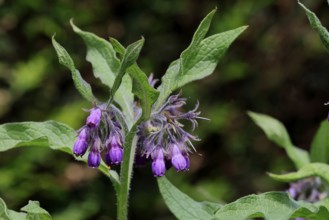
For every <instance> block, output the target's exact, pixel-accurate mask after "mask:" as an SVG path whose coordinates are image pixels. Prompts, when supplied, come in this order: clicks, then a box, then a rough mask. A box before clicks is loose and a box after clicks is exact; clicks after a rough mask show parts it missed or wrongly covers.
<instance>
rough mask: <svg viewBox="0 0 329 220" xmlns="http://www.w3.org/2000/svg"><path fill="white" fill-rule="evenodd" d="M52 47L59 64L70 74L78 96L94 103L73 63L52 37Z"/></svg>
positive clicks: (86, 84)
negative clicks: (78, 93)
mask: <svg viewBox="0 0 329 220" xmlns="http://www.w3.org/2000/svg"><path fill="white" fill-rule="evenodd" d="M52 43H53V46H54V48H55V50H56V53H57V57H58V60H59V63H60V64H62V65H63V66H65V67H67V68H68V69H69V70H70V71H71V73H72V79H73V82H74V85H75V87H76V88H77V90H78V91H79V92H80V94H81V95H82V96H83V97H84V98H86V99H87V100H88V101H90V102H94V101H95V98H94V95H93V92H92V90H91V87H90V85H89V84H88V83H87V82H86V81H85V80H84V79H83V78H82V77H81V75H80V73H79V71H78V70H77V69H76V68H75V66H74V63H73V60H72V58H71V57H70V55H69V54H68V52H67V51H66V50H65V48H64V47H63V46H61V45H60V44H59V43H58V42H57V41H56V40H55V37H54V36H53V38H52Z"/></svg>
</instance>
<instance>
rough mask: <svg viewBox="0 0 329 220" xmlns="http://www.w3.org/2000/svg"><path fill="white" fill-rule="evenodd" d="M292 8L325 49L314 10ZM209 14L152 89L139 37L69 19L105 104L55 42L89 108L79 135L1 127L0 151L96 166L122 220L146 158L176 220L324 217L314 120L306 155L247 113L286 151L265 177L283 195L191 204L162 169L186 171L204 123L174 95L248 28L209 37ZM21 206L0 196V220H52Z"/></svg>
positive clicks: (65, 129)
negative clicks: (283, 167)
mask: <svg viewBox="0 0 329 220" xmlns="http://www.w3.org/2000/svg"><path fill="white" fill-rule="evenodd" d="M299 4H300V5H301V6H302V8H303V9H304V10H305V12H306V14H307V16H308V18H309V20H310V22H311V25H312V27H313V28H315V29H316V30H318V32H319V34H320V36H321V39H322V41H323V42H324V44H325V46H326V47H327V49H328V50H329V46H328V45H329V33H328V31H327V30H326V29H325V28H324V27H323V26H322V25H321V23H320V21H319V19H317V17H316V16H315V14H314V13H312V12H311V11H309V10H308V9H307V8H306V7H305V6H304V5H302V4H301V3H299ZM214 13H215V10H214V11H212V12H210V13H209V14H208V15H207V16H206V17H205V18H204V19H203V20H202V21H201V23H200V25H199V26H198V28H197V30H196V32H195V33H194V36H193V38H192V42H191V43H190V45H189V46H188V48H187V49H185V50H184V51H183V52H182V53H181V55H180V57H179V58H178V59H176V60H175V61H173V62H172V63H171V64H170V65H169V67H168V69H167V71H166V73H165V74H164V75H163V77H162V79H161V83H160V85H159V86H156V84H157V80H154V79H153V76H152V75H150V76H149V77H147V75H146V74H145V73H144V72H143V71H142V70H141V69H140V67H139V66H138V65H137V63H136V62H137V59H138V56H139V54H140V52H141V49H142V46H143V44H144V39H143V38H142V39H140V40H138V41H137V42H135V43H132V44H130V45H129V46H127V47H126V48H125V47H124V46H122V45H121V44H120V43H119V42H118V41H117V40H115V39H113V38H110V39H109V41H107V40H105V39H102V38H99V37H98V36H96V35H94V34H92V33H89V32H86V31H83V30H81V29H79V28H78V27H77V26H75V25H74V24H73V22H72V21H71V25H72V28H73V30H74V32H75V33H77V34H78V35H79V36H80V37H81V38H82V39H83V41H84V43H85V44H86V46H87V60H88V61H89V62H90V63H91V64H92V67H93V74H94V76H95V77H96V78H98V79H100V81H101V82H102V83H103V84H104V85H106V86H108V87H109V94H108V99H107V100H105V101H101V100H99V99H98V98H96V97H95V96H94V94H93V92H92V89H91V86H90V85H89V84H88V83H87V82H86V81H85V80H84V79H83V78H82V77H81V75H80V73H79V71H78V70H77V69H76V67H75V65H74V62H73V60H72V58H71V57H70V55H69V54H68V52H67V51H66V50H65V49H64V47H62V46H61V45H60V44H59V43H58V42H57V41H56V40H55V38H54V37H53V39H52V43H53V46H54V48H55V50H56V53H57V56H58V59H59V62H60V63H61V64H63V65H64V66H66V67H67V68H68V69H69V70H70V71H71V74H72V78H73V82H74V85H75V87H76V88H77V90H78V91H79V92H80V94H81V95H82V96H83V97H84V98H85V99H87V100H88V101H89V102H90V103H91V104H90V106H88V107H89V108H90V109H89V110H87V111H88V112H89V116H88V117H87V118H86V122H85V124H84V125H83V126H82V127H81V128H80V129H78V128H75V129H78V130H75V129H73V128H71V127H69V126H67V125H65V124H62V123H59V122H55V121H46V122H21V123H10V124H4V125H1V126H0V137H1V140H0V151H5V150H9V149H12V148H15V147H20V146H35V145H37V146H46V147H50V148H51V149H54V150H61V151H63V152H65V153H68V154H71V155H74V156H75V158H76V159H77V160H81V161H84V162H86V163H87V164H88V165H89V166H90V167H92V168H97V169H98V170H100V171H101V172H102V173H103V174H104V175H106V176H107V177H108V178H109V179H110V180H111V181H112V184H113V186H114V189H115V191H116V197H117V218H118V219H120V220H123V219H127V216H128V198H129V191H130V188H131V177H132V171H133V167H134V166H143V165H145V164H146V163H148V162H149V163H150V164H151V169H152V173H153V175H154V176H155V177H156V180H157V182H158V186H159V189H160V193H161V195H162V197H163V199H164V201H165V203H166V205H167V206H168V207H169V209H170V210H171V211H172V213H173V214H174V215H175V216H176V217H177V218H178V219H188V220H190V219H204V220H207V219H209V220H210V219H225V220H240V219H241V220H243V219H251V218H257V217H260V218H265V219H269V220H284V219H287V220H288V219H314V220H325V219H328V216H329V198H328V196H327V193H328V190H327V184H328V183H329V166H328V165H327V164H326V163H328V162H329V155H328V154H327V152H328V150H327V149H328V148H329V146H328V143H329V142H328V141H327V137H328V133H329V124H328V122H327V121H325V122H323V123H322V124H321V126H320V129H319V130H318V132H317V134H316V136H315V138H314V141H313V143H312V145H311V153H310V154H309V153H308V152H307V151H305V150H302V149H300V148H297V147H295V146H294V145H293V144H292V142H291V140H290V138H289V135H288V133H287V131H286V129H285V128H284V126H283V124H282V123H280V122H279V121H277V120H276V119H273V118H271V117H269V116H266V115H262V114H258V113H253V112H249V116H250V117H251V118H252V119H253V120H254V121H255V122H256V124H257V125H259V126H260V127H261V128H262V129H263V130H264V131H265V133H266V135H267V136H268V138H269V139H270V140H272V141H274V142H275V143H276V144H277V145H279V146H281V147H283V148H284V149H285V150H286V151H287V154H288V156H289V157H290V159H291V160H292V161H293V162H294V164H295V165H296V169H297V170H298V171H297V172H294V173H287V174H283V175H276V174H270V177H272V178H274V179H276V180H279V181H284V182H289V183H290V187H289V188H288V187H287V189H286V190H284V191H281V192H267V193H263V194H258V195H249V196H246V197H243V198H241V199H238V200H237V201H235V202H232V203H228V204H225V205H222V204H216V203H211V202H197V201H194V200H193V199H192V198H190V197H189V196H187V195H186V194H184V193H183V192H181V191H180V190H179V189H177V188H176V187H175V186H174V185H173V184H171V183H170V181H169V180H167V179H166V177H165V173H166V171H167V170H168V169H170V168H172V169H175V170H176V171H180V172H182V171H188V170H189V167H190V158H189V155H190V154H191V153H193V152H195V151H196V149H195V148H194V146H193V142H194V141H198V140H199V139H198V138H197V136H195V135H194V134H192V132H193V131H194V129H195V128H196V127H197V125H198V120H199V119H206V118H203V117H201V116H200V112H199V111H198V106H199V103H197V104H196V106H195V108H194V109H192V110H190V111H184V110H183V109H184V106H185V104H186V101H187V99H186V98H184V97H183V96H182V95H181V93H177V90H178V89H180V88H181V87H182V86H184V85H185V84H187V83H190V82H192V81H195V80H198V79H202V78H204V77H206V76H208V75H210V74H211V73H212V72H213V71H214V69H215V67H216V66H217V63H218V61H219V60H220V58H221V57H222V56H223V54H224V53H225V51H226V50H227V49H228V47H229V46H230V45H231V43H232V42H233V41H234V40H235V39H236V38H237V37H238V36H239V35H240V34H241V33H242V32H243V31H244V30H245V29H246V27H240V28H237V29H234V30H230V31H227V32H223V33H218V34H214V35H212V36H209V37H206V33H207V31H208V29H209V27H210V24H211V21H212V17H213V15H214ZM173 92H174V93H173ZM184 121H185V122H189V123H191V130H192V131H189V130H187V129H185V127H184V126H183V125H184V123H185V122H184ZM115 166H120V172H119V173H118V172H117V171H115V169H113V167H115ZM132 205H134V204H132ZM21 210H22V212H15V211H12V210H8V208H7V207H6V204H5V203H4V201H3V200H1V199H0V219H5V220H21V219H44V220H48V219H51V217H50V215H49V213H48V212H47V211H46V210H44V209H42V208H41V207H40V206H39V203H38V202H29V204H28V205H27V206H25V207H23V208H22V209H21Z"/></svg>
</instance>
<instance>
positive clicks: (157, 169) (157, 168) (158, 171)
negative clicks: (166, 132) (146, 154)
mask: <svg viewBox="0 0 329 220" xmlns="http://www.w3.org/2000/svg"><path fill="white" fill-rule="evenodd" d="M152 172H153V175H154V176H163V175H164V174H165V173H166V165H165V161H164V157H163V152H162V150H161V149H160V148H158V149H156V150H155V152H154V154H153V162H152Z"/></svg>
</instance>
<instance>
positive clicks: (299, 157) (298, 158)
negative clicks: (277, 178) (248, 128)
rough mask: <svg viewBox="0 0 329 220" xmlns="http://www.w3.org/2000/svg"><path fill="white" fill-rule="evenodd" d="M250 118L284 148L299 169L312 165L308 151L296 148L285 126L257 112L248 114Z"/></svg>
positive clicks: (268, 136)
mask: <svg viewBox="0 0 329 220" xmlns="http://www.w3.org/2000/svg"><path fill="white" fill-rule="evenodd" d="M248 115H249V117H250V118H251V119H252V120H253V121H254V122H255V123H256V124H257V125H258V126H259V127H260V128H261V129H262V130H263V131H264V132H265V134H266V136H267V138H268V139H270V140H271V141H273V142H274V143H276V144H277V145H278V146H280V147H283V148H284V149H285V150H286V152H287V155H288V157H289V158H290V159H291V160H292V161H293V162H294V164H295V166H296V167H297V168H300V167H302V166H304V165H306V164H308V163H310V158H309V155H308V153H307V151H305V150H303V149H300V148H297V147H295V146H294V145H293V144H292V143H291V140H290V137H289V134H288V132H287V130H286V128H285V127H284V125H283V124H282V123H281V122H280V121H278V120H277V119H275V118H272V117H270V116H268V115H264V114H259V113H255V112H251V111H249V112H248Z"/></svg>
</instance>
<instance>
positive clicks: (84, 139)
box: [73, 127, 89, 156]
mask: <svg viewBox="0 0 329 220" xmlns="http://www.w3.org/2000/svg"><path fill="white" fill-rule="evenodd" d="M88 139H89V134H88V129H87V128H86V127H85V128H82V130H81V131H80V133H79V136H78V138H77V140H76V141H75V143H74V146H73V153H74V154H75V155H76V156H83V155H84V154H85V153H86V151H87V148H88Z"/></svg>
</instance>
